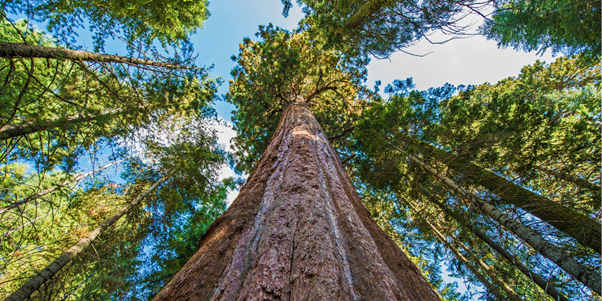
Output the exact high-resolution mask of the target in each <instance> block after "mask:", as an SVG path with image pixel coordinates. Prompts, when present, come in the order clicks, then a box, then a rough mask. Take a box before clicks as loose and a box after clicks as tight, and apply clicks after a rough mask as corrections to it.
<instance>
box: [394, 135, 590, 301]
mask: <svg viewBox="0 0 602 301" xmlns="http://www.w3.org/2000/svg"><path fill="white" fill-rule="evenodd" d="M391 146H393V147H394V148H395V149H397V150H398V151H400V152H402V153H405V154H406V155H408V157H409V158H410V160H412V161H413V162H414V163H417V164H418V165H420V166H421V167H422V168H424V169H425V170H426V171H428V172H429V173H431V174H432V175H433V176H435V177H436V178H437V179H439V180H440V181H441V182H443V184H444V185H445V186H447V187H448V188H449V189H450V190H452V191H455V192H457V193H458V194H459V195H460V196H462V198H464V199H466V200H468V201H469V202H470V203H472V205H473V206H475V207H476V208H477V209H478V210H479V211H481V212H483V213H484V214H485V215H487V216H489V217H491V218H492V219H493V220H495V221H496V222H498V223H499V224H500V225H502V226H504V227H506V229H508V230H510V232H512V233H513V234H514V235H516V236H517V237H519V238H520V239H522V240H523V241H524V242H526V243H527V244H529V245H530V246H531V247H532V248H533V249H534V250H535V251H537V252H539V253H540V254H541V255H543V256H545V257H546V258H548V259H550V260H551V261H552V262H554V263H556V264H557V265H558V266H559V267H560V268H562V269H563V270H564V271H565V272H567V273H569V274H570V275H572V276H573V277H575V279H577V280H579V281H580V282H581V283H583V284H585V285H586V286H587V287H589V288H590V289H591V290H592V291H594V292H596V293H598V295H600V289H601V283H602V277H601V276H600V274H599V273H598V271H596V270H594V269H590V268H588V267H586V266H584V265H583V264H581V263H579V262H578V261H577V260H575V259H574V258H573V257H571V256H570V255H569V254H567V253H566V252H564V250H562V249H560V248H558V247H557V246H555V245H553V244H552V243H550V242H548V241H546V240H545V239H544V238H543V237H541V235H540V234H539V233H538V232H536V231H534V230H533V229H531V228H529V227H527V226H525V225H523V224H522V223H520V222H518V221H516V220H514V219H513V218H511V217H510V216H508V215H506V214H504V213H502V212H501V211H499V210H498V209H497V208H495V207H494V206H493V205H491V204H489V203H487V202H485V201H483V200H481V199H480V198H479V197H478V196H476V195H475V194H474V193H472V192H469V191H467V190H465V189H464V188H462V187H460V186H459V185H458V184H457V183H456V182H454V181H453V180H452V179H450V178H448V177H446V176H445V175H443V174H441V173H439V172H438V171H437V170H436V169H434V168H432V167H430V166H428V165H427V164H426V163H424V162H423V161H422V160H420V159H418V158H416V157H414V156H412V155H409V154H407V153H406V152H405V151H403V150H402V149H400V148H398V147H396V146H394V145H391Z"/></svg>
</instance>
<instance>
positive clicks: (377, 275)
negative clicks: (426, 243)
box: [154, 102, 439, 300]
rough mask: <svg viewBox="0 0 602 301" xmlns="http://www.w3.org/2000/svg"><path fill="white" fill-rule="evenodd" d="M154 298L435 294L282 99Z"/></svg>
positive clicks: (301, 108) (315, 130)
mask: <svg viewBox="0 0 602 301" xmlns="http://www.w3.org/2000/svg"><path fill="white" fill-rule="evenodd" d="M154 300H439V296H438V295H437V294H436V293H435V292H434V291H433V290H432V289H431V287H430V285H429V284H428V283H427V281H426V279H425V278H424V277H423V276H422V274H421V273H420V272H419V270H418V269H417V267H416V266H415V265H414V264H413V263H412V262H411V261H410V259H409V258H408V257H407V256H406V255H405V254H404V253H403V252H402V251H401V250H400V249H399V247H398V246H397V245H395V243H394V242H393V241H392V240H391V239H390V238H389V237H388V236H387V235H386V234H385V233H384V231H382V229H380V228H379V227H378V226H377V225H376V223H374V221H373V220H372V218H371V217H370V214H369V213H368V210H367V209H366V207H365V206H364V205H363V203H362V202H361V200H360V198H359V195H358V194H357V192H356V190H355V188H354V187H353V185H352V183H351V180H350V179H349V177H348V176H347V174H346V173H345V171H344V170H343V167H342V165H341V163H340V162H339V159H338V157H337V156H336V153H335V152H334V150H333V149H332V148H331V147H330V145H329V143H328V139H327V138H326V136H325V135H324V132H323V131H322V129H321V127H320V125H319V124H318V123H317V121H316V120H315V117H314V116H313V114H312V113H311V111H310V110H309V108H308V107H307V106H306V105H305V104H304V103H300V102H295V103H292V104H290V105H289V106H288V107H287V108H286V109H285V110H284V112H283V114H282V118H281V120H280V124H279V125H278V128H277V129H276V132H275V134H274V136H273V137H272V139H271V141H270V144H269V146H268V148H267V149H266V151H265V152H264V154H263V157H262V158H261V160H260V161H259V163H258V164H257V167H256V169H255V171H253V172H252V173H251V174H250V175H249V178H248V181H247V183H246V184H245V185H244V186H243V187H242V188H241V190H240V194H239V196H238V197H237V198H236V200H234V202H233V203H232V205H231V206H230V208H229V209H228V210H227V211H226V212H225V213H224V214H223V215H222V216H221V217H219V218H218V219H217V220H216V221H215V222H214V223H213V225H211V227H210V228H209V230H208V231H207V233H206V234H205V236H203V238H202V239H201V242H200V247H199V250H198V251H197V253H196V254H195V255H194V256H193V257H192V258H191V259H190V260H189V261H188V263H186V265H185V266H184V267H183V268H182V269H181V270H180V272H179V273H178V274H176V275H175V276H174V277H173V279H172V280H171V281H170V282H169V283H168V284H167V285H166V286H165V287H164V288H163V290H162V291H161V292H160V293H159V294H158V295H157V296H156V297H155V298H154Z"/></svg>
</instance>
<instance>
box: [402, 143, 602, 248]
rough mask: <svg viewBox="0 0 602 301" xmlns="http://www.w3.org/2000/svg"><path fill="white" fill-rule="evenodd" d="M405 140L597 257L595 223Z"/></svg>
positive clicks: (434, 149)
mask: <svg viewBox="0 0 602 301" xmlns="http://www.w3.org/2000/svg"><path fill="white" fill-rule="evenodd" d="M405 138H406V139H408V142H410V143H413V144H416V143H418V145H419V146H420V147H423V148H424V149H426V151H427V152H428V154H429V155H430V156H432V157H433V158H435V159H437V160H438V161H441V162H443V163H444V164H445V165H447V166H449V167H450V168H452V169H453V170H454V171H456V172H457V173H460V174H462V175H464V177H465V179H466V181H467V182H468V183H470V184H473V185H479V186H483V187H485V188H486V189H487V190H489V191H490V192H491V193H494V194H496V195H497V196H499V197H500V199H501V200H502V201H503V202H505V203H507V204H512V205H515V206H517V207H520V208H521V209H523V210H525V211H527V212H529V213H531V214H533V215H535V216H537V217H539V218H540V219H541V220H543V221H544V222H546V223H548V224H550V225H552V226H554V227H555V228H556V229H558V230H560V231H562V232H564V233H565V234H567V235H569V236H571V237H573V238H574V239H575V240H577V241H578V242H579V243H580V244H582V245H584V246H587V247H590V248H592V249H593V250H595V251H596V252H598V254H600V252H601V248H602V241H601V236H602V232H601V229H600V228H601V225H600V223H598V222H596V221H595V220H594V219H592V218H590V217H588V216H586V215H583V214H580V213H578V212H576V211H574V210H572V209H570V208H567V207H564V206H562V205H561V204H559V203H557V202H554V201H552V200H550V199H548V198H546V197H543V196H541V195H538V194H536V193H534V192H531V191H529V190H527V189H525V188H522V187H520V186H518V185H516V184H514V183H512V182H510V181H508V180H506V179H504V178H503V177H500V176H498V175H496V174H495V173H493V172H490V171H488V170H486V169H484V168H481V167H479V166H478V165H476V164H473V163H471V162H470V161H469V160H466V159H464V158H460V157H458V156H455V155H453V154H451V153H448V152H446V151H444V150H441V149H439V148H437V147H434V146H432V145H430V144H428V143H425V142H422V141H419V140H417V139H414V138H411V137H409V136H406V137H405Z"/></svg>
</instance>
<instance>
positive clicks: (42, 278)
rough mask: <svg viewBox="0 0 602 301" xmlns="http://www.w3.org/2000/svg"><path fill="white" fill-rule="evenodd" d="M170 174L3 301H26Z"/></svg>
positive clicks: (169, 173) (167, 176)
mask: <svg viewBox="0 0 602 301" xmlns="http://www.w3.org/2000/svg"><path fill="white" fill-rule="evenodd" d="M170 175H171V172H168V174H167V175H166V176H165V177H163V178H161V179H160V180H159V181H157V182H155V183H154V184H153V185H152V186H151V187H150V188H148V189H147V190H145V191H144V192H143V193H142V194H140V195H138V196H137V197H136V198H134V199H133V200H132V201H131V202H129V203H128V204H127V205H126V206H124V207H123V208H121V209H119V210H118V211H117V212H115V214H113V215H111V216H110V217H109V218H107V219H106V220H104V221H103V222H102V223H100V225H98V226H97V227H96V228H95V229H94V230H92V232H90V233H89V234H88V235H86V237H84V238H82V239H81V240H80V241H78V242H77V243H76V244H75V245H73V247H71V248H70V249H69V250H67V251H66V252H65V253H63V255H61V256H60V257H59V258H57V259H56V260H55V261H53V262H52V263H51V264H49V265H48V266H46V268H44V269H43V270H41V271H40V272H39V273H38V274H37V275H35V276H33V277H31V279H29V281H27V283H25V284H23V285H22V286H21V287H20V288H19V289H18V290H16V291H15V292H14V293H12V294H11V295H10V296H8V298H6V299H5V301H22V300H26V299H27V298H29V296H31V294H33V293H34V292H35V291H36V290H38V289H39V288H40V287H41V286H42V285H43V284H44V283H45V282H46V281H47V280H50V279H52V277H54V275H56V273H58V272H59V271H60V270H61V269H62V268H63V267H64V266H65V265H67V264H68V263H69V262H71V260H73V259H74V258H75V257H76V256H77V254H79V253H81V251H83V250H84V249H85V248H86V247H87V246H89V245H90V244H91V243H92V241H94V239H96V237H97V236H98V235H100V233H101V232H102V231H104V230H105V229H107V228H109V227H110V226H111V225H112V224H114V223H115V222H116V221H118V220H119V219H120V218H121V217H122V216H123V215H124V214H126V213H127V212H128V211H129V210H130V209H132V207H134V206H136V205H137V204H138V203H140V202H141V201H142V200H143V199H144V198H146V197H147V196H148V195H149V194H150V193H151V192H153V191H154V190H155V189H157V187H159V185H160V184H161V183H163V182H165V180H167V179H168V178H169V176H170Z"/></svg>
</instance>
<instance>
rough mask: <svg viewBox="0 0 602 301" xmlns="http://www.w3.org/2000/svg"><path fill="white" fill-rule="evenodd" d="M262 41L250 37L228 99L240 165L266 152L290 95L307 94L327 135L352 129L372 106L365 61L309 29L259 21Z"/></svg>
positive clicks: (250, 164) (250, 166) (242, 49)
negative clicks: (232, 107)
mask: <svg viewBox="0 0 602 301" xmlns="http://www.w3.org/2000/svg"><path fill="white" fill-rule="evenodd" d="M257 36H258V37H259V38H260V39H261V40H260V41H259V42H254V41H251V40H250V39H245V40H244V42H243V43H242V44H241V45H240V52H239V55H238V57H233V59H235V60H237V62H238V65H237V66H236V67H235V68H234V69H233V70H232V76H233V77H234V80H233V81H231V82H230V90H229V92H228V94H227V95H226V100H227V101H228V102H230V103H232V104H234V105H235V106H236V111H234V112H233V113H234V115H233V117H232V121H233V123H234V127H235V129H236V131H237V133H238V135H237V137H236V138H235V139H234V140H235V147H236V149H237V151H236V156H237V160H238V161H237V164H238V165H237V169H238V170H239V171H246V172H250V171H251V170H252V169H253V166H254V164H255V162H256V161H257V160H258V159H259V157H260V156H261V154H262V152H263V150H264V149H265V148H266V147H267V143H268V140H269V138H270V137H271V135H272V133H273V132H274V130H275V129H276V126H277V121H278V120H279V118H280V114H281V113H282V110H283V108H284V106H285V104H286V103H287V101H288V97H289V95H301V96H304V98H305V101H306V102H307V103H308V105H309V107H310V108H311V110H312V112H313V113H314V115H315V116H316V118H317V120H318V122H320V124H321V125H322V127H323V129H324V131H325V132H326V134H327V135H336V134H339V133H341V132H343V130H344V129H346V128H349V127H350V126H351V125H352V124H353V122H354V120H356V119H357V118H358V117H359V113H360V112H361V110H362V109H363V108H364V107H365V106H366V105H367V102H366V100H364V99H363V98H364V97H367V96H369V95H368V94H367V93H369V91H367V90H366V89H365V88H363V87H361V85H360V84H361V82H362V81H363V80H364V78H365V76H366V69H365V65H364V63H365V61H363V60H361V59H358V58H354V57H350V56H346V55H344V54H342V53H341V52H339V51H335V50H328V49H325V48H323V44H322V43H321V42H320V41H315V40H311V39H310V37H309V35H308V34H307V33H306V32H303V31H301V32H298V31H294V32H292V33H291V32H288V31H285V30H282V29H279V28H277V27H273V26H272V25H269V26H266V27H264V26H260V28H259V32H258V33H257Z"/></svg>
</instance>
